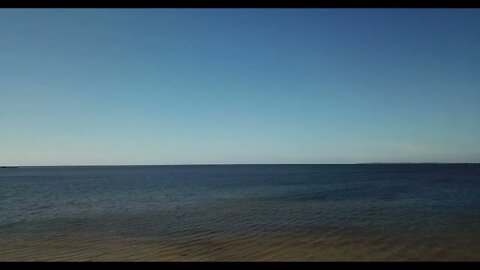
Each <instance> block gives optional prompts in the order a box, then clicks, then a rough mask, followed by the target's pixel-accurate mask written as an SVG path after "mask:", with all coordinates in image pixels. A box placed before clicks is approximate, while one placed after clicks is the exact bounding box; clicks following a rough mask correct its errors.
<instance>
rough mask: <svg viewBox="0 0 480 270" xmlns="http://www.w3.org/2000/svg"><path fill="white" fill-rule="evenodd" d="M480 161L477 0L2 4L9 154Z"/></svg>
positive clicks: (64, 158)
mask: <svg viewBox="0 0 480 270" xmlns="http://www.w3.org/2000/svg"><path fill="white" fill-rule="evenodd" d="M376 161H381V162H404V161H433V162H479V161H480V10H463V9H452V10H449V9H435V10H429V9H418V10H408V9H399V10H395V9H385V10H382V9H357V10H349V9H339V10H335V9H323V10H322V9H308V10H307V9H290V10H289V9H271V10H268V9H230V10H228V9H198V10H190V9H163V10H161V9H160V10H155V9H148V10H142V9H132V10H128V9H110V10H109V9H83V10H82V9H77V10H74V9H71V10H63V9H52V10H48V9H38V10H15V9H3V10H0V165H68V164H71V165H74V164H78V165H81V164H192V163H193V164H210V163H352V162H376Z"/></svg>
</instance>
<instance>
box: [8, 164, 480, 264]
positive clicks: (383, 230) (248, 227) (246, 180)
mask: <svg viewBox="0 0 480 270" xmlns="http://www.w3.org/2000/svg"><path fill="white" fill-rule="evenodd" d="M479 228H480V165H476V164H423V165H421V164H418V165H417V164H405V165H400V164H398V165H386V164H380V165H375V164H365V165H215V166H213V165H212V166H208V165H207V166H86V167H21V168H18V169H0V235H17V234H18V235H25V234H30V235H35V234H39V235H71V234H82V235H89V234H92V235H93V234H94V235H103V236H112V237H113V236H115V237H133V238H135V237H137V238H138V237H143V238H158V239H162V238H172V237H183V236H188V235H198V234H203V235H208V234H218V235H230V234H239V233H241V234H244V235H248V234H252V235H255V234H256V235H258V234H262V233H268V232H271V231H286V232H290V231H291V232H295V231H302V230H304V231H306V230H324V231H329V230H330V231H332V232H334V233H343V232H366V233H371V234H373V235H375V234H381V235H385V237H386V238H385V241H387V240H389V239H387V238H388V237H395V239H397V240H395V241H402V240H401V239H402V235H403V236H405V237H410V238H412V237H417V238H418V239H423V240H418V241H424V242H425V241H430V242H431V243H432V244H431V245H433V246H434V247H435V245H440V244H438V243H442V241H443V242H444V241H447V242H449V245H450V247H462V248H463V249H465V251H464V252H465V253H469V256H470V257H468V258H472V256H473V258H478V259H480V255H475V254H480V231H479V230H480V229H479ZM386 235H388V236H386ZM422 237H423V238H422ZM392 239H393V238H392ZM390 240H391V239H390ZM390 240H389V241H390ZM379 241H382V239H380V240H379ZM412 243H414V242H412ZM0 249H1V248H0ZM4 249H5V247H4ZM446 252H448V251H446ZM0 254H1V250H0ZM472 254H473V255H472ZM447 255H448V254H447ZM0 259H1V255H0ZM454 259H455V257H454ZM459 259H461V258H459Z"/></svg>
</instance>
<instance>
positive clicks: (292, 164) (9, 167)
mask: <svg viewBox="0 0 480 270" xmlns="http://www.w3.org/2000/svg"><path fill="white" fill-rule="evenodd" d="M311 165H330V166H332V165H480V162H363V163H276V164H268V163H240V164H228V163H225V164H222V163H218V164H120V165H108V164H105V165H22V166H0V169H18V168H28V167H127V166H128V167H155V166H311Z"/></svg>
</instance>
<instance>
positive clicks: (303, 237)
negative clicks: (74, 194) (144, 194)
mask: <svg viewBox="0 0 480 270" xmlns="http://www.w3.org/2000/svg"><path fill="white" fill-rule="evenodd" d="M478 251H480V249H479V246H478V245H474V244H468V243H465V244H464V245H453V244H451V243H448V242H445V243H443V244H442V243H436V242H435V241H426V240H425V239H422V238H421V237H420V236H418V237H417V238H415V237H414V235H406V236H405V238H403V239H400V238H397V237H390V236H388V235H383V234H382V233H381V232H378V233H376V234H359V233H358V232H357V233H355V232H347V231H326V232H319V231H311V230H306V231H302V232H271V233H262V234H251V235H241V234H230V235H226V234H222V235H215V234H203V235H202V234H197V235H188V236H185V237H182V238H175V239H174V238H172V239H148V238H128V237H111V236H93V235H90V236H88V235H50V236H48V237H47V236H40V235H35V234H11V235H2V237H1V239H0V261H478V260H479V259H480V253H479V252H478Z"/></svg>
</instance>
